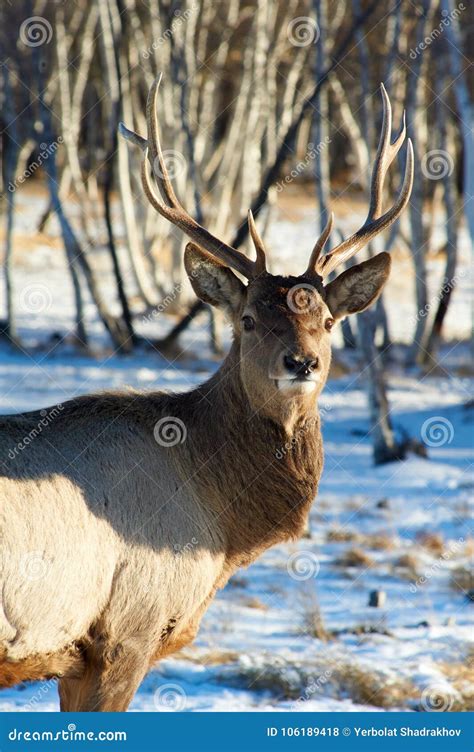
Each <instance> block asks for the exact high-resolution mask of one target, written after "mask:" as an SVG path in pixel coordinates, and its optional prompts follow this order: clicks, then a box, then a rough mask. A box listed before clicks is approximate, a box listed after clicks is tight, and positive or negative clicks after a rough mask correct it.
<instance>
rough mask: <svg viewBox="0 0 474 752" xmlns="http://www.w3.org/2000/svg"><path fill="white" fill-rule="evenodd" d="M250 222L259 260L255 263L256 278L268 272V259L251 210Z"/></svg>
mask: <svg viewBox="0 0 474 752" xmlns="http://www.w3.org/2000/svg"><path fill="white" fill-rule="evenodd" d="M248 222H249V230H250V235H251V238H252V241H253V244H254V246H255V250H256V252H257V259H256V261H255V272H254V274H255V276H257V275H258V274H264V273H265V272H266V271H267V259H266V255H265V246H264V245H263V240H262V238H261V237H260V235H259V234H258V230H257V225H256V224H255V220H254V218H253V214H252V210H251V209H249V212H248Z"/></svg>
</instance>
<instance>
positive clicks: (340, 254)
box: [306, 84, 413, 277]
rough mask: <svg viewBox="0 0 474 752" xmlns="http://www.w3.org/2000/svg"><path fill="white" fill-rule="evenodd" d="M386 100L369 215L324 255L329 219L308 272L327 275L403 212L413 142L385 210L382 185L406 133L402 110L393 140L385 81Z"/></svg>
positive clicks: (410, 181)
mask: <svg viewBox="0 0 474 752" xmlns="http://www.w3.org/2000/svg"><path fill="white" fill-rule="evenodd" d="M380 91H381V94H382V102H383V122H382V132H381V134H380V141H379V146H378V149H377V155H376V157H375V163H374V168H373V172H372V180H371V185H370V207H369V213H368V214H367V219H366V220H365V222H364V224H363V225H362V227H361V228H360V229H359V230H357V232H355V233H354V234H353V235H351V237H350V238H347V240H343V241H342V243H340V244H339V245H337V246H336V247H335V248H334V249H333V250H332V251H331V252H330V253H327V254H326V255H325V256H321V252H322V250H323V248H324V245H325V244H326V242H327V240H328V238H329V235H330V232H331V222H332V218H331V217H330V220H329V222H328V224H327V225H326V227H325V228H324V230H323V232H322V234H321V237H320V238H319V240H318V241H317V243H316V245H315V247H314V250H313V252H312V254H311V259H310V262H309V265H308V268H307V270H306V274H309V275H310V274H315V273H316V274H318V275H319V276H321V277H327V275H328V274H330V273H331V272H332V271H333V269H335V267H336V266H338V265H339V264H341V263H343V262H344V261H347V260H348V259H350V258H351V256H354V254H356V253H357V251H360V249H361V248H363V246H365V245H367V243H369V242H370V241H371V240H372V239H373V238H375V236H376V235H378V234H379V233H380V232H382V231H383V230H386V229H387V227H390V225H392V224H393V223H394V222H395V221H396V220H397V219H398V218H399V216H400V214H401V213H402V211H403V210H404V208H405V206H406V205H407V203H408V200H409V198H410V194H411V189H412V186H413V146H412V143H411V140H410V139H408V141H407V159H406V165H405V175H404V178H403V185H402V187H401V189H400V194H399V196H398V199H397V201H396V202H395V204H394V205H393V206H392V207H391V208H390V209H388V210H387V211H386V212H385V214H382V201H383V186H384V180H385V176H386V174H387V171H388V168H389V167H390V165H391V164H392V162H393V160H394V159H395V157H396V156H397V154H398V152H399V151H400V147H401V145H402V144H403V142H404V140H405V136H406V126H405V113H404V114H403V120H402V126H401V128H400V132H399V134H398V136H397V137H396V138H395V141H394V142H393V143H392V142H391V140H390V139H391V131H392V107H391V105H390V99H389V98H388V94H387V92H386V90H385V87H384V85H383V84H381V85H380Z"/></svg>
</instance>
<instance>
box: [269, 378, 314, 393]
mask: <svg viewBox="0 0 474 752" xmlns="http://www.w3.org/2000/svg"><path fill="white" fill-rule="evenodd" d="M277 386H278V389H280V390H281V391H285V392H289V391H291V392H300V393H301V392H303V393H306V394H308V393H309V392H312V391H314V389H316V382H315V381H300V380H299V379H277Z"/></svg>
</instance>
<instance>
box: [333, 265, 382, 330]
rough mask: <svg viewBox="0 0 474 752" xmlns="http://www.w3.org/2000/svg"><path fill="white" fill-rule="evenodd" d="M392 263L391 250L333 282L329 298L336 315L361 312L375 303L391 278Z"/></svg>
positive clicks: (342, 315)
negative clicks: (389, 277) (389, 252)
mask: <svg viewBox="0 0 474 752" xmlns="http://www.w3.org/2000/svg"><path fill="white" fill-rule="evenodd" d="M391 263H392V262H391V258H390V256H389V254H388V253H379V254H377V256H374V258H371V259H368V261H363V262H362V263H361V264H357V265H356V266H351V268H350V269H347V270H346V271H345V272H343V273H342V274H340V275H339V277H336V279H335V280H334V281H333V282H330V283H329V284H328V285H327V287H326V288H325V301H326V305H327V307H328V308H329V310H330V311H331V313H332V315H333V316H334V318H335V319H340V318H343V317H344V316H347V315H348V314H349V313H360V311H364V310H365V309H366V308H368V307H369V306H370V305H372V303H374V302H375V301H376V300H377V298H378V296H379V295H380V293H381V292H382V288H383V286H384V284H385V282H386V281H387V279H388V275H389V274H390V266H391Z"/></svg>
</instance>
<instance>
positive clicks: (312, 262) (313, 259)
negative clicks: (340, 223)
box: [305, 212, 334, 276]
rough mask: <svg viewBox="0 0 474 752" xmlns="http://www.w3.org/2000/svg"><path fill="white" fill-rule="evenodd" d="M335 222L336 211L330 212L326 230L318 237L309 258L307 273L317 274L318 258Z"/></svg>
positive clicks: (310, 274)
mask: <svg viewBox="0 0 474 752" xmlns="http://www.w3.org/2000/svg"><path fill="white" fill-rule="evenodd" d="M333 222H334V213H333V212H330V214H329V216H328V221H327V222H326V226H325V228H324V230H323V231H322V233H321V235H320V236H319V238H318V239H317V241H316V243H315V246H314V248H313V250H312V253H311V256H310V259H309V263H308V266H307V269H306V272H305V274H308V275H309V276H312V275H314V274H317V271H316V264H317V263H318V259H319V257H320V255H321V253H322V250H323V248H324V246H325V245H326V243H327V242H328V240H329V236H330V235H331V232H332V226H333Z"/></svg>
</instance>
